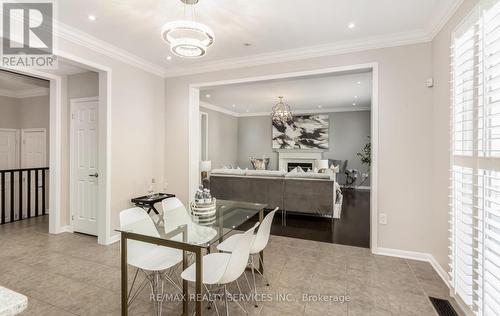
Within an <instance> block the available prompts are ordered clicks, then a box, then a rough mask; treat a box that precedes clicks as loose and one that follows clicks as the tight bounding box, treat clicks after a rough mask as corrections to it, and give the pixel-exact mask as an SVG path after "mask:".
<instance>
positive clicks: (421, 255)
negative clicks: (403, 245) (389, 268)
mask: <svg viewBox="0 0 500 316" xmlns="http://www.w3.org/2000/svg"><path fill="white" fill-rule="evenodd" d="M372 253H373V254H376V255H382V256H390V257H398V258H403V259H411V260H417V261H425V262H428V263H430V265H431V266H432V267H433V268H434V270H436V273H437V274H438V275H439V276H440V277H441V279H442V280H443V282H444V283H445V284H446V286H447V287H448V288H450V285H451V284H450V279H449V277H448V273H446V271H445V270H444V269H443V268H442V267H441V265H440V264H439V263H438V262H437V260H436V258H434V256H433V255H431V254H430V253H425V252H416V251H407V250H400V249H393V248H380V247H379V248H377V249H372Z"/></svg>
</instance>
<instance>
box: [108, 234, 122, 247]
mask: <svg viewBox="0 0 500 316" xmlns="http://www.w3.org/2000/svg"><path fill="white" fill-rule="evenodd" d="M119 241H120V234H116V235H112V236H110V237H109V238H108V240H107V242H106V245H111V244H114V243H115V242H119Z"/></svg>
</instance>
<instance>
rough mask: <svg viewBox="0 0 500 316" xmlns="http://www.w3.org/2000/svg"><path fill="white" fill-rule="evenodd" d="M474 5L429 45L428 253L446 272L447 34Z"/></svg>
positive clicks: (470, 1)
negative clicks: (430, 87) (430, 156)
mask: <svg viewBox="0 0 500 316" xmlns="http://www.w3.org/2000/svg"><path fill="white" fill-rule="evenodd" d="M477 3H478V1H477V0H465V1H464V2H463V4H462V5H461V6H460V8H459V9H458V10H457V12H456V13H455V14H454V15H453V17H452V18H451V19H450V20H449V21H448V23H446V25H445V26H444V27H443V29H442V30H441V32H439V34H438V35H437V36H436V37H435V38H434V40H433V41H432V64H433V77H434V83H435V84H434V88H433V89H432V90H433V107H432V113H431V118H432V129H433V133H432V138H431V139H432V142H431V143H432V175H433V176H432V182H431V183H430V186H431V188H432V215H431V216H432V217H431V218H432V220H431V221H429V224H431V227H432V237H433V242H432V244H431V246H432V248H431V252H432V254H433V255H434V257H435V258H436V259H437V261H438V262H439V264H440V265H441V266H442V267H443V269H445V271H448V228H449V226H448V212H449V206H448V203H449V200H448V195H449V193H450V192H449V189H448V187H449V185H450V182H449V177H450V173H449V170H450V150H449V149H450V129H449V128H450V106H451V103H450V97H451V96H450V89H451V86H450V81H451V77H450V70H451V69H450V64H451V58H450V53H451V51H450V46H451V33H452V31H453V29H454V28H455V27H456V26H457V25H458V24H459V23H460V21H461V20H462V19H463V18H464V17H465V16H466V15H467V14H468V12H470V10H471V9H472V8H473V7H474V6H475V5H476V4H477Z"/></svg>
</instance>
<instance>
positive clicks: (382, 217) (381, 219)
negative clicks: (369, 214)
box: [378, 213, 387, 225]
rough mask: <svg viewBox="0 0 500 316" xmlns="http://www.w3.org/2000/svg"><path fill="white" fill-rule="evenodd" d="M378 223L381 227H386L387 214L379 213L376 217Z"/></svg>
mask: <svg viewBox="0 0 500 316" xmlns="http://www.w3.org/2000/svg"><path fill="white" fill-rule="evenodd" d="M378 222H379V223H380V224H381V225H387V214H385V213H380V214H379V216H378Z"/></svg>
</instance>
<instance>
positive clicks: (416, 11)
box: [58, 0, 461, 75]
mask: <svg viewBox="0 0 500 316" xmlns="http://www.w3.org/2000/svg"><path fill="white" fill-rule="evenodd" d="M460 2H461V0H399V1H398V0H377V1H373V0H313V1H311V0H293V1H290V0H288V1H285V0H252V1H248V0H200V3H199V4H198V5H197V7H196V12H197V17H198V21H200V22H203V23H205V24H207V25H209V26H210V27H211V28H212V29H213V30H214V32H215V36H216V40H215V44H214V45H213V46H212V47H211V48H210V50H209V52H208V54H207V55H206V56H205V57H203V58H201V59H181V58H178V57H175V56H174V57H173V58H172V60H170V61H167V60H166V56H168V55H171V53H170V52H169V48H168V46H167V44H166V43H164V42H163V41H162V39H161V37H160V29H161V26H162V25H163V24H164V23H165V22H167V21H173V20H177V19H181V18H182V17H183V5H182V4H181V2H180V1H179V0H141V1H137V0H106V1H102V0H64V1H59V2H58V11H59V12H58V19H59V20H60V21H61V22H62V23H63V24H65V25H68V26H70V29H72V30H74V31H77V32H79V31H82V32H86V33H88V34H90V35H92V36H94V37H96V38H98V39H100V40H102V41H105V42H106V43H109V44H111V45H114V46H116V47H118V48H120V49H122V50H124V51H126V52H123V53H124V54H133V55H135V56H138V57H140V58H141V61H142V62H144V63H149V66H152V65H151V64H155V65H159V66H160V67H163V68H165V69H166V74H167V75H169V73H170V74H176V73H178V74H181V73H186V72H190V71H191V72H196V71H199V70H203V69H205V68H206V69H208V68H209V67H215V66H217V67H219V68H220V67H223V66H224V67H230V65H236V64H238V62H240V63H241V62H245V61H248V60H252V59H253V60H255V59H258V60H261V61H263V62H265V60H268V59H269V58H268V57H270V56H274V55H276V53H286V55H287V56H291V55H293V56H295V55H296V56H298V57H299V58H300V56H304V54H305V53H306V52H308V51H309V50H311V49H312V50H314V51H316V52H319V51H324V52H331V51H332V50H335V48H337V49H338V48H344V49H346V48H349V47H355V46H356V45H358V46H359V45H361V43H363V44H364V45H366V44H373V45H375V44H379V45H380V44H384V43H385V44H387V45H389V44H392V45H396V44H397V43H399V44H401V43H408V42H412V41H413V42H414V41H425V40H429V39H430V38H431V37H432V36H433V34H435V32H436V30H438V29H439V27H440V26H441V25H442V23H443V22H444V20H446V18H447V17H449V16H450V13H451V12H452V11H453V10H454V8H456V7H457V5H458V4H459V3H460ZM89 14H93V15H95V16H96V17H97V20H96V21H90V20H89V19H88V18H87V17H88V15H89ZM350 22H354V23H355V24H356V27H355V28H353V29H349V28H348V27H347V25H348V24H349V23H350ZM244 43H250V44H251V46H249V47H247V46H244V45H243V44H244ZM101 44H102V43H101ZM270 54H274V55H270ZM282 55H283V54H282ZM282 55H281V56H282ZM229 63H230V64H229Z"/></svg>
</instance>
